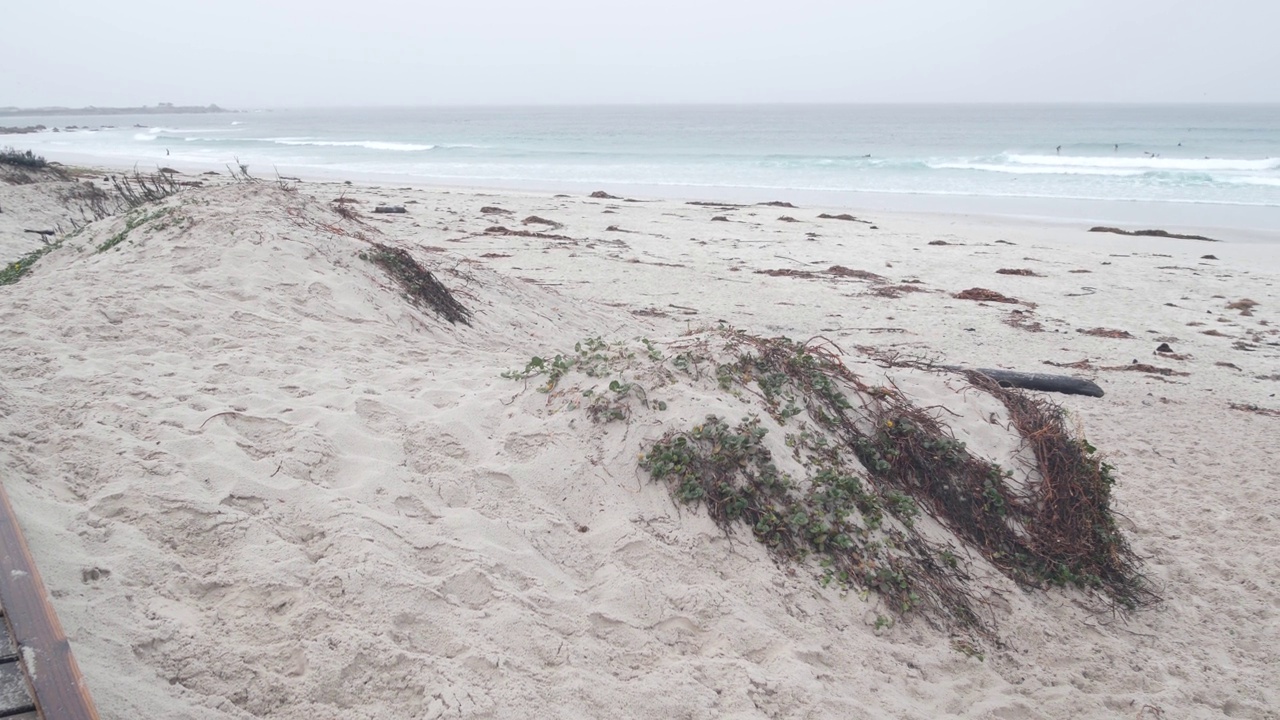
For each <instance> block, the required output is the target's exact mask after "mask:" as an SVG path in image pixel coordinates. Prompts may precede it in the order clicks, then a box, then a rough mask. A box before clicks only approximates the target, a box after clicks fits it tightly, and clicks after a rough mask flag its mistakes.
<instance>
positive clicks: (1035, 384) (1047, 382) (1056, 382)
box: [946, 365, 1103, 397]
mask: <svg viewBox="0 0 1280 720" xmlns="http://www.w3.org/2000/svg"><path fill="white" fill-rule="evenodd" d="M946 368H947V369H948V370H957V371H960V372H978V373H982V374H983V375H986V376H987V377H989V378H991V379H992V380H995V381H996V382H997V383H999V384H1000V386H1001V387H1016V388H1022V389H1024V390H1043V391H1045V392H1057V393H1063V394H1064V395H1088V396H1089V397H1102V395H1103V392H1102V388H1100V387H1098V384H1097V383H1095V382H1093V381H1092V380H1085V379H1084V378H1078V377H1072V376H1070V375H1048V374H1045V373H1026V372H1017V371H1015V370H996V369H994V368H962V367H959V366H957V365H947V366H946Z"/></svg>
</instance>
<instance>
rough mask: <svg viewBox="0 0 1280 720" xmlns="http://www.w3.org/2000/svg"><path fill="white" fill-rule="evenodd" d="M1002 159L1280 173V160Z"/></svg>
mask: <svg viewBox="0 0 1280 720" xmlns="http://www.w3.org/2000/svg"><path fill="white" fill-rule="evenodd" d="M1003 159H1004V160H1005V161H1006V162H1008V163H1010V164H1012V165H1021V166H1034V167H1045V166H1048V167H1074V168H1097V169H1110V168H1114V169H1129V170H1143V171H1192V172H1211V171H1214V170H1231V171H1240V172H1258V171H1266V170H1280V158H1264V159H1261V160H1241V159H1235V158H1202V159H1198V158H1177V157H1099V156H1083V157H1081V156H1071V155H1018V154H1005V155H1004V156H1003Z"/></svg>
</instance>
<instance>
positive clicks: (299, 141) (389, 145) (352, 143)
mask: <svg viewBox="0 0 1280 720" xmlns="http://www.w3.org/2000/svg"><path fill="white" fill-rule="evenodd" d="M270 141H271V142H273V143H276V144H278V145H314V146H316V147H361V148H365V149H367V150H393V151H396V152H421V151H424V150H434V149H435V147H436V146H435V145H419V144H415V143H398V142H386V141H383V140H313V139H311V138H270Z"/></svg>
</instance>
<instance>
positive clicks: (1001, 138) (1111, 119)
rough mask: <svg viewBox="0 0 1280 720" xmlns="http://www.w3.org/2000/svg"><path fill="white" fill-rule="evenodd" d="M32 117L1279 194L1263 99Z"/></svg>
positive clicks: (47, 137)
mask: <svg viewBox="0 0 1280 720" xmlns="http://www.w3.org/2000/svg"><path fill="white" fill-rule="evenodd" d="M35 123H43V124H45V125H48V126H49V127H51V128H52V127H61V128H65V127H66V126H68V125H78V126H81V127H85V126H87V127H90V128H94V129H93V130H87V131H86V130H77V131H74V132H66V131H63V132H59V133H54V132H49V131H46V132H42V133H37V134H28V135H18V136H0V144H12V145H14V146H16V147H19V148H21V149H26V148H31V149H33V150H35V151H36V152H38V153H43V154H46V155H47V156H49V157H50V158H51V159H55V158H58V157H60V156H76V157H82V156H90V157H95V158H102V159H103V160H104V161H111V162H114V163H119V162H127V163H132V162H138V163H140V165H141V166H142V167H144V168H146V167H148V166H151V165H163V164H182V163H185V164H188V165H196V166H208V167H211V168H214V169H220V168H221V167H222V166H223V165H225V164H227V163H231V162H233V159H234V158H239V159H240V161H241V162H243V163H246V164H248V165H249V166H250V169H251V171H253V172H255V173H256V174H258V175H261V176H265V177H270V176H271V175H272V168H273V167H274V168H277V169H279V171H280V172H282V173H302V174H306V173H308V172H310V173H313V174H316V173H318V174H324V175H327V176H335V177H354V178H361V179H379V180H384V181H390V182H423V183H432V184H453V185H459V186H500V187H509V188H529V189H539V190H546V189H557V188H564V189H569V188H574V189H577V188H586V187H597V186H598V187H626V188H649V189H652V190H653V191H654V192H659V193H663V194H667V195H671V196H675V197H693V196H709V197H717V198H733V197H742V196H748V197H766V196H768V197H773V196H777V197H779V198H781V197H783V196H784V195H785V196H786V199H792V198H795V197H797V193H799V194H801V196H803V194H805V193H809V194H811V195H816V196H822V197H823V198H824V199H826V200H828V201H830V200H833V199H834V200H839V199H840V198H841V197H842V196H844V195H849V196H851V197H852V196H854V195H857V194H867V193H873V194H876V195H878V196H883V197H890V196H892V197H898V198H899V199H901V198H905V197H908V196H912V197H915V198H916V199H917V200H916V203H917V205H918V204H919V203H920V202H921V201H920V200H919V199H920V198H930V197H931V198H953V200H952V201H950V202H949V206H957V204H958V203H959V202H961V200H963V199H982V200H984V202H985V204H986V205H992V204H993V203H994V204H995V205H998V204H999V202H1000V201H1001V200H1002V199H1005V200H1008V199H1023V200H1036V201H1044V202H1050V203H1052V202H1054V201H1062V202H1067V201H1071V202H1095V203H1096V202H1111V203H1144V204H1147V205H1150V204H1153V203H1154V204H1156V205H1159V206H1163V207H1165V208H1166V209H1168V208H1180V209H1181V210H1182V211H1185V213H1184V214H1188V215H1189V216H1194V215H1195V214H1196V213H1197V212H1199V213H1207V214H1209V215H1212V216H1213V217H1215V218H1230V217H1241V218H1254V220H1247V219H1246V220H1244V221H1242V222H1243V224H1244V225H1251V224H1252V225H1258V224H1259V223H1261V224H1262V225H1266V224H1267V223H1268V222H1269V218H1275V217H1277V214H1276V211H1275V210H1274V209H1276V208H1280V106H1275V105H1235V106H1226V105H1183V106H1172V105H1162V106H1136V105H1135V106H1116V105H1080V106H1070V105H1058V106H1053V105H1039V106H1016V105H969V106H962V105H950V106H929V105H904V106H892V105H862V106H859V105H843V106H836V105H833V106H804V105H775V106H598V107H590V106H588V107H527V108H518V107H501V108H499V107H491V108H461V107H457V108H366V109H306V110H270V111H265V110H264V111H250V112H240V113H228V114H208V115H145V116H110V117H87V116H81V117H65V116H64V117H52V118H41V117H27V118H7V119H5V120H3V122H2V123H0V124H4V125H27V124H35ZM108 125H110V126H114V127H112V128H106V127H104V126H108ZM135 125H140V126H141V127H137V126H135ZM1043 204H1044V203H1043V202H1042V203H1041V205H1043ZM1195 208H1198V210H1196V209H1195ZM1258 218H1262V219H1261V220H1258Z"/></svg>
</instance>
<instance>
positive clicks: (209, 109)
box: [0, 104, 237, 117]
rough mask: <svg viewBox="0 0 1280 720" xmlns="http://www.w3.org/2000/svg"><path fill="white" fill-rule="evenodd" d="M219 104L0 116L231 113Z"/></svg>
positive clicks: (10, 111)
mask: <svg viewBox="0 0 1280 720" xmlns="http://www.w3.org/2000/svg"><path fill="white" fill-rule="evenodd" d="M229 112H237V111H236V110H227V109H225V108H221V107H218V106H217V105H163V104H162V105H156V106H147V105H143V106H142V107H93V106H89V107H82V108H69V107H40V108H17V107H6V108H0V117H36V116H39V117H49V116H64V115H200V114H206V113H229Z"/></svg>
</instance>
